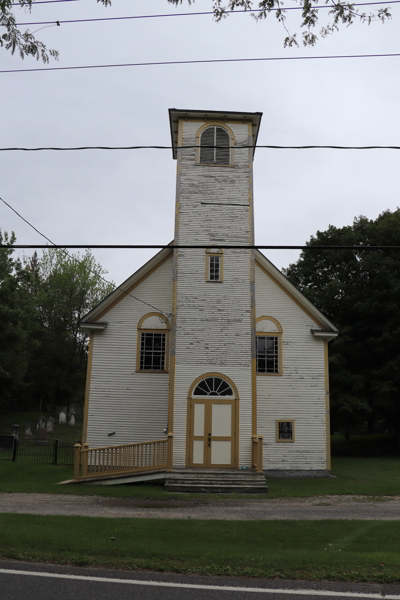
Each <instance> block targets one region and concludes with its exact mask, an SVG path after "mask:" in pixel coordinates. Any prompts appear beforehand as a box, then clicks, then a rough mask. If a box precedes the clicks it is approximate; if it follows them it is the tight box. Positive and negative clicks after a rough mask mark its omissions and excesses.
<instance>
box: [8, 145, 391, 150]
mask: <svg viewBox="0 0 400 600" xmlns="http://www.w3.org/2000/svg"><path fill="white" fill-rule="evenodd" d="M193 148H200V146H193V145H187V146H76V147H61V146H58V147H57V146H47V147H45V146H43V147H38V148H25V147H8V148H0V152H13V151H23V152H40V151H44V150H52V151H59V152H62V151H65V152H74V151H79V150H191V149H193ZM201 148H221V149H226V148H227V146H207V145H202V146H201ZM255 148H260V149H267V150H400V146H333V145H330V146H328V145H309V146H276V145H243V146H235V147H234V148H232V149H234V150H246V149H255Z"/></svg>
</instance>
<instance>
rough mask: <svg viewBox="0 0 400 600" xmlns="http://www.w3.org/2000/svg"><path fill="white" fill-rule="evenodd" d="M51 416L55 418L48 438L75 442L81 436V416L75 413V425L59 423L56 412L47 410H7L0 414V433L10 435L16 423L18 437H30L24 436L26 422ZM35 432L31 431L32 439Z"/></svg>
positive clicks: (33, 421)
mask: <svg viewBox="0 0 400 600" xmlns="http://www.w3.org/2000/svg"><path fill="white" fill-rule="evenodd" d="M41 416H43V417H45V419H47V418H48V417H53V418H54V419H55V423H54V430H53V431H52V432H51V433H49V440H55V439H58V440H59V441H60V442H69V443H71V444H76V443H77V442H79V441H80V440H81V438H82V426H83V416H82V415H77V416H76V422H75V425H68V424H66V425H60V424H59V423H58V415H57V414H56V413H53V412H51V413H49V412H40V411H38V410H37V411H34V412H9V413H5V414H2V415H0V434H2V435H11V432H12V426H13V425H14V424H15V423H17V424H18V425H19V437H20V439H32V438H25V435H24V434H25V424H26V423H29V422H30V423H34V424H35V426H36V423H37V421H38V419H39V417H41ZM35 433H36V431H34V432H33V439H35Z"/></svg>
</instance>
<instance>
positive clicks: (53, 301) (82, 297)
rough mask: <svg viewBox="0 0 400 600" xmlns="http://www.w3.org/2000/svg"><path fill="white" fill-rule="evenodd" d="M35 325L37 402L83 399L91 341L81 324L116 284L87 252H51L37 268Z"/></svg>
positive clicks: (31, 372) (31, 377)
mask: <svg viewBox="0 0 400 600" xmlns="http://www.w3.org/2000/svg"><path fill="white" fill-rule="evenodd" d="M30 269H31V272H32V269H33V270H34V271H35V270H36V269H37V281H38V287H37V289H36V310H37V321H36V326H35V329H34V331H33V337H34V339H35V340H36V343H37V344H38V346H39V349H38V351H37V352H36V353H35V355H34V356H33V357H32V360H31V361H30V365H29V366H30V369H29V380H30V382H31V386H32V396H33V398H34V399H35V402H39V403H44V404H45V405H47V404H49V405H54V404H56V403H57V404H60V403H67V402H70V401H72V400H77V401H79V400H80V399H81V398H82V397H83V391H84V381H85V374H86V360H87V337H86V335H85V334H84V333H83V331H82V330H81V329H80V328H79V320H80V319H81V318H82V317H83V315H84V314H86V313H87V312H88V311H89V310H90V309H91V308H93V307H94V306H95V305H96V304H98V303H99V302H100V301H101V300H102V299H103V298H104V297H105V296H106V295H107V294H109V293H110V292H111V291H112V290H113V289H114V286H113V284H111V283H106V282H105V281H104V279H102V276H103V275H104V274H105V273H106V271H104V269H103V268H102V267H101V266H100V265H99V264H98V263H97V262H96V260H95V258H94V257H93V255H92V254H91V252H90V251H89V250H88V251H86V253H85V254H84V255H83V256H80V255H79V254H78V255H72V257H69V256H68V255H67V254H66V253H65V251H63V250H61V249H55V248H52V249H49V250H46V251H45V252H44V253H43V257H42V259H41V260H40V261H38V262H37V265H32V261H31V263H30Z"/></svg>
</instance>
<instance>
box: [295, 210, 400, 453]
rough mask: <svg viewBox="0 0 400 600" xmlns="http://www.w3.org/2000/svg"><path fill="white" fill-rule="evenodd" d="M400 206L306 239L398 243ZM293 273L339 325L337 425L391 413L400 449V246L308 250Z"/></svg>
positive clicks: (334, 356)
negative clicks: (395, 247)
mask: <svg viewBox="0 0 400 600" xmlns="http://www.w3.org/2000/svg"><path fill="white" fill-rule="evenodd" d="M399 239H400V210H399V209H398V210H396V211H394V212H390V211H385V212H383V213H382V214H380V215H379V216H378V218H377V219H376V220H369V219H367V218H366V217H362V216H360V217H358V218H356V219H354V222H353V225H351V226H347V227H342V228H336V227H333V226H329V227H328V229H327V230H326V231H324V232H321V231H318V232H317V233H316V235H315V236H312V237H311V239H310V241H309V242H307V245H308V246H310V247H312V246H314V245H360V246H365V245H374V246H380V245H398V243H399ZM285 274H286V276H287V277H288V278H289V279H290V281H291V282H292V283H293V284H294V285H295V286H296V287H297V288H298V289H300V291H301V292H303V293H304V295H305V296H306V297H307V298H308V299H309V300H311V302H313V303H314V304H315V305H316V306H317V307H318V308H319V309H320V310H321V311H322V312H323V313H324V314H326V316H327V317H328V318H329V319H330V320H331V321H332V322H333V323H334V324H335V325H336V326H337V327H338V328H339V330H340V335H339V337H338V338H337V339H336V340H334V341H333V342H331V343H330V372H331V384H332V385H331V399H332V421H333V423H334V425H335V427H345V429H346V430H347V431H348V429H349V427H350V426H354V425H357V424H358V423H360V422H367V423H368V429H369V431H372V428H373V425H374V423H375V422H376V421H377V420H378V419H381V420H384V421H385V422H386V423H387V424H388V426H394V428H395V431H396V436H397V440H398V444H399V449H400V396H399V394H400V345H399V343H398V338H399V335H400V312H399V298H400V252H399V251H397V250H384V249H382V250H356V251H353V250H305V251H304V252H302V253H301V256H300V259H299V260H298V261H297V262H296V263H295V264H292V265H290V266H289V268H288V269H287V270H286V271H285Z"/></svg>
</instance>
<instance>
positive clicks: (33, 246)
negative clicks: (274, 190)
mask: <svg viewBox="0 0 400 600" xmlns="http://www.w3.org/2000/svg"><path fill="white" fill-rule="evenodd" d="M0 200H1V198H0ZM3 202H4V200H3ZM24 221H25V219H24ZM26 223H28V221H26ZM28 225H30V223H28ZM34 229H35V230H36V231H37V229H36V228H34ZM39 233H40V232H39ZM40 235H42V234H40ZM43 237H46V236H43ZM46 239H47V238H46ZM51 244H52V247H53V248H59V249H60V250H62V249H66V248H68V249H71V248H74V249H78V250H82V249H87V250H89V249H90V250H99V249H101V250H167V249H170V250H209V249H210V248H218V249H220V250H357V251H358V250H400V246H367V245H365V246H354V245H353V246H339V245H334V246H322V245H317V244H311V245H309V246H265V245H262V244H257V245H255V246H249V245H246V244H242V245H240V246H235V245H234V244H228V245H227V244H213V243H211V242H210V243H209V244H195V245H193V244H178V245H177V246H176V245H174V244H62V245H58V244H57V245H56V244H53V242H51ZM0 248H8V249H10V248H15V249H19V250H21V249H23V250H42V249H48V248H49V246H48V245H45V244H0ZM68 256H69V255H68ZM70 258H72V257H70ZM105 281H106V280H105ZM108 283H109V282H108Z"/></svg>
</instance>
